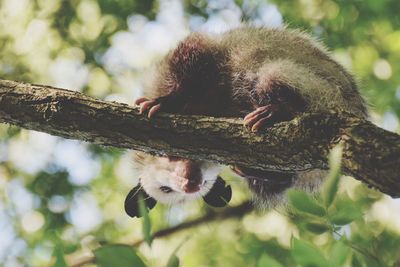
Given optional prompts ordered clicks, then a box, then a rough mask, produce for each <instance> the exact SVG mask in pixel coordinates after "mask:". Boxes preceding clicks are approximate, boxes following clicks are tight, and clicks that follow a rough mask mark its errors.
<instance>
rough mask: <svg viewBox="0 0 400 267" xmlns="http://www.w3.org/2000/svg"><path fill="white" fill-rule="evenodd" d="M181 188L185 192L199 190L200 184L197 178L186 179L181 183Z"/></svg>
mask: <svg viewBox="0 0 400 267" xmlns="http://www.w3.org/2000/svg"><path fill="white" fill-rule="evenodd" d="M183 190H184V191H185V192H186V193H194V192H197V191H199V190H200V184H199V183H198V181H197V180H187V181H186V183H185V184H184V185H183Z"/></svg>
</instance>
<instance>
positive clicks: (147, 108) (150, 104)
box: [135, 97, 161, 118]
mask: <svg viewBox="0 0 400 267" xmlns="http://www.w3.org/2000/svg"><path fill="white" fill-rule="evenodd" d="M135 105H138V106H140V111H139V112H140V114H143V113H144V112H148V113H147V117H148V118H151V117H153V116H154V114H156V113H157V112H158V111H160V109H161V103H160V101H158V99H149V98H147V97H141V98H138V99H136V101H135Z"/></svg>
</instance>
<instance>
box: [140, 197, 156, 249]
mask: <svg viewBox="0 0 400 267" xmlns="http://www.w3.org/2000/svg"><path fill="white" fill-rule="evenodd" d="M138 199H139V213H140V216H142V218H143V220H142V233H143V237H144V240H145V241H146V243H147V244H148V245H149V246H151V242H152V241H153V238H152V236H151V221H150V217H149V212H148V210H147V208H146V204H145V202H144V199H143V196H142V195H141V194H140V195H139V198H138Z"/></svg>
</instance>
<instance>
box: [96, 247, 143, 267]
mask: <svg viewBox="0 0 400 267" xmlns="http://www.w3.org/2000/svg"><path fill="white" fill-rule="evenodd" d="M94 256H95V262H96V263H97V264H98V265H99V266H101V267H115V266H118V267H145V264H144V263H143V261H142V260H141V259H140V258H139V256H138V255H137V254H136V252H135V250H134V249H133V248H132V247H130V246H127V245H110V246H104V247H100V248H98V249H96V250H95V251H94Z"/></svg>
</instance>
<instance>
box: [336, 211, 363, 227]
mask: <svg viewBox="0 0 400 267" xmlns="http://www.w3.org/2000/svg"><path fill="white" fill-rule="evenodd" d="M361 216H362V212H361V210H359V209H356V208H355V207H353V206H347V207H343V208H341V209H340V210H339V211H337V212H336V213H334V214H332V215H331V216H330V218H329V220H330V221H331V222H332V223H333V224H336V225H346V224H349V223H351V222H352V221H354V220H356V219H358V218H360V217H361Z"/></svg>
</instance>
